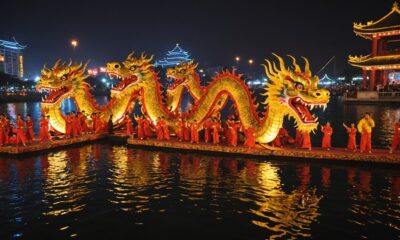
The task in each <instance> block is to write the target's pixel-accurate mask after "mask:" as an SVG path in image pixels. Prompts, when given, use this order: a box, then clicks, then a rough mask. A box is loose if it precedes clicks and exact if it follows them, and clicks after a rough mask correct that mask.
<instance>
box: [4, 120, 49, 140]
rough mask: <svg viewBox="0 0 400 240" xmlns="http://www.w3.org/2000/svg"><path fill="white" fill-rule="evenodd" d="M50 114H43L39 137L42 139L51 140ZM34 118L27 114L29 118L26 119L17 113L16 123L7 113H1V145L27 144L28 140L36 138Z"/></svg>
mask: <svg viewBox="0 0 400 240" xmlns="http://www.w3.org/2000/svg"><path fill="white" fill-rule="evenodd" d="M49 119H50V117H49V116H45V115H42V117H41V120H40V123H39V125H40V130H39V136H38V139H40V140H41V141H50V139H51V137H50V133H49V129H50V124H49ZM33 125H34V123H33V119H32V116H31V115H29V114H28V115H27V120H26V121H24V120H23V119H22V117H21V115H20V114H18V115H17V119H16V122H15V124H14V123H12V122H11V120H10V118H9V117H8V116H7V115H5V114H1V115H0V145H1V146H3V145H9V144H22V145H24V146H25V145H26V143H27V142H28V141H33V140H34V139H36V137H35V134H34V132H33Z"/></svg>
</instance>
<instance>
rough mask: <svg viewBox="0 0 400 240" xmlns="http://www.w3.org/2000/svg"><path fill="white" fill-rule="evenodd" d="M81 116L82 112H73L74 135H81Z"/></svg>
mask: <svg viewBox="0 0 400 240" xmlns="http://www.w3.org/2000/svg"><path fill="white" fill-rule="evenodd" d="M81 117H82V114H81V112H76V113H75V118H74V122H73V124H74V127H75V128H76V135H77V136H81V135H82V125H81Z"/></svg>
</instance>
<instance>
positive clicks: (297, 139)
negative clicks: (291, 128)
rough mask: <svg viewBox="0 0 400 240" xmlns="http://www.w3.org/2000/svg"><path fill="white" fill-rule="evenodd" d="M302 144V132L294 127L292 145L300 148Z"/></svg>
mask: <svg viewBox="0 0 400 240" xmlns="http://www.w3.org/2000/svg"><path fill="white" fill-rule="evenodd" d="M302 145H303V134H302V133H301V132H300V130H298V129H296V137H295V139H294V146H295V147H296V148H301V146H302Z"/></svg>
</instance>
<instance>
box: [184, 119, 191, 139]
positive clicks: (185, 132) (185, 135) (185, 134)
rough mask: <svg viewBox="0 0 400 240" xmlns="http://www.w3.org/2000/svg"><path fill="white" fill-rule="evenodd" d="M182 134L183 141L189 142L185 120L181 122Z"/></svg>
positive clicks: (188, 131)
mask: <svg viewBox="0 0 400 240" xmlns="http://www.w3.org/2000/svg"><path fill="white" fill-rule="evenodd" d="M182 134H183V140H184V141H189V140H190V129H189V126H188V123H187V122H186V119H183V121H182Z"/></svg>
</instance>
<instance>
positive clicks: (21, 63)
mask: <svg viewBox="0 0 400 240" xmlns="http://www.w3.org/2000/svg"><path fill="white" fill-rule="evenodd" d="M19 77H20V78H23V77H24V58H23V57H22V55H19Z"/></svg>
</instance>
